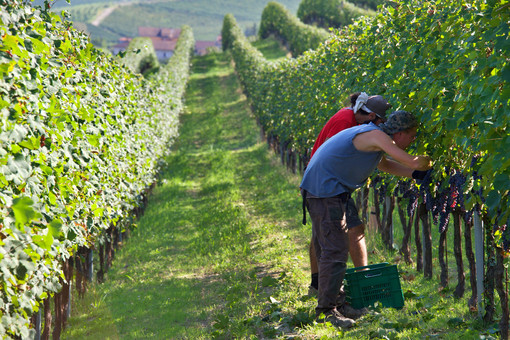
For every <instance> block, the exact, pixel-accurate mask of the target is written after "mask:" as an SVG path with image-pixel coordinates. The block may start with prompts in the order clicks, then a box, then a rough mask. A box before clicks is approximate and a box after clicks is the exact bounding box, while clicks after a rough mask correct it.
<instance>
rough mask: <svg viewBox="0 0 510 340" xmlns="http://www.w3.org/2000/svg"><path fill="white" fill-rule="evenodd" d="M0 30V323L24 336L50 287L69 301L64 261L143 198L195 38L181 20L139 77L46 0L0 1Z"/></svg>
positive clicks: (107, 232) (106, 239)
mask: <svg viewBox="0 0 510 340" xmlns="http://www.w3.org/2000/svg"><path fill="white" fill-rule="evenodd" d="M0 36H1V40H0V76H1V79H0V83H1V84H0V124H1V130H0V169H1V170H0V282H1V283H2V285H1V288H0V291H1V292H0V317H1V322H0V334H2V336H3V337H8V338H10V337H13V338H29V337H34V334H35V330H34V324H31V320H32V322H33V320H34V319H33V316H34V315H35V314H36V313H38V312H39V311H40V310H41V309H43V306H44V307H45V308H44V311H45V315H46V314H47V312H48V309H49V301H50V300H49V299H50V298H51V297H53V296H54V298H55V306H56V307H55V311H56V313H57V314H58V313H61V312H63V310H64V309H66V308H68V306H67V305H66V304H65V303H64V304H62V303H61V302H59V301H60V300H62V299H63V300H64V301H65V300H66V294H65V289H66V288H67V289H68V288H69V281H70V280H71V277H72V276H69V275H70V274H69V273H71V274H72V270H71V269H72V268H70V267H72V266H74V267H76V268H77V269H80V268H81V271H84V268H86V267H87V263H88V261H87V254H90V251H89V250H90V249H104V248H103V246H106V249H107V250H108V246H111V244H112V243H113V239H114V238H116V239H118V237H119V235H121V234H122V232H124V231H125V230H126V228H129V226H130V225H131V223H130V222H131V221H132V219H133V216H134V212H136V211H137V209H140V207H141V206H142V205H143V202H144V199H145V196H146V194H147V191H148V190H149V188H150V187H151V185H152V184H153V183H154V181H155V179H156V176H157V173H158V169H159V168H160V167H161V166H162V165H163V163H162V159H163V157H164V156H165V154H166V152H168V149H169V148H168V147H169V144H170V143H172V141H173V140H174V139H175V138H176V137H177V135H178V114H179V113H180V111H181V109H182V105H183V104H182V102H181V98H182V95H183V92H184V88H185V85H186V82H187V79H188V74H189V61H190V57H191V54H192V50H193V46H194V38H193V33H192V31H191V29H190V28H189V27H187V26H184V27H183V29H182V33H181V37H180V39H179V42H178V45H177V47H176V51H175V54H174V56H173V57H172V58H171V59H170V61H169V63H168V65H161V66H160V68H159V71H158V72H157V73H154V74H153V75H152V76H151V77H147V78H145V77H143V76H142V75H140V74H137V73H135V72H133V71H132V70H131V69H130V68H128V67H126V66H124V62H125V61H126V62H127V61H128V60H129V53H128V55H127V56H126V59H125V60H124V61H123V60H122V59H119V58H118V57H113V56H111V55H109V54H107V53H104V52H102V51H99V50H97V49H96V48H94V47H93V45H92V44H91V43H90V41H89V38H88V36H86V35H85V34H83V33H81V32H79V31H77V30H76V29H74V28H73V26H72V24H71V23H70V22H69V21H67V20H66V19H65V15H64V19H62V18H61V17H60V16H58V15H57V14H55V13H52V12H51V11H50V3H49V2H46V5H45V6H44V8H39V7H36V8H32V7H31V6H30V5H26V4H24V3H23V1H21V0H8V1H5V0H2V1H0ZM142 48H143V47H142ZM140 52H143V51H136V52H135V53H132V54H133V55H138V54H139V53H140ZM107 252H108V251H107ZM103 254H104V251H103ZM63 288H64V294H63V295H62V292H63V290H62V289H63ZM59 292H60V293H59ZM57 293H58V294H57ZM57 307H58V308H57ZM60 307H62V308H60ZM50 314H51V312H50ZM58 317H59V316H58V315H57V318H58ZM46 321H48V319H46ZM49 326H50V325H49V324H48V322H46V324H45V332H47V331H49V330H48V328H49ZM55 327H56V329H55V330H54V332H53V337H54V338H58V337H59V332H60V325H56V326H55ZM48 336H49V334H47V333H46V334H45V335H44V337H45V338H48Z"/></svg>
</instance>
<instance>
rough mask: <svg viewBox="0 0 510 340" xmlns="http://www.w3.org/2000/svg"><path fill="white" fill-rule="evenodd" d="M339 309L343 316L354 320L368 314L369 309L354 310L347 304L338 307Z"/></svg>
mask: <svg viewBox="0 0 510 340" xmlns="http://www.w3.org/2000/svg"><path fill="white" fill-rule="evenodd" d="M337 309H338V311H339V312H340V313H342V315H344V316H346V317H348V318H351V319H354V320H356V319H359V318H361V317H362V316H363V315H365V314H367V313H368V309H366V308H364V307H363V308H361V309H356V308H352V306H351V305H349V304H346V303H344V304H343V305H341V306H339V307H337Z"/></svg>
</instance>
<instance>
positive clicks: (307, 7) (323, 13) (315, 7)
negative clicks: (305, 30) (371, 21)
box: [297, 0, 375, 29]
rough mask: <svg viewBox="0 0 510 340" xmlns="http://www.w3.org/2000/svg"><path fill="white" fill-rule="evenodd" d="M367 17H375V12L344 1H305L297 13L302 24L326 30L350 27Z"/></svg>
mask: <svg viewBox="0 0 510 340" xmlns="http://www.w3.org/2000/svg"><path fill="white" fill-rule="evenodd" d="M365 15H368V16H373V15H375V11H374V10H372V9H365V8H361V7H358V6H356V5H355V4H353V3H350V2H348V1H343V0H303V1H301V3H300V4H299V8H298V11H297V17H298V18H299V19H300V20H301V21H302V22H304V23H307V24H316V25H317V26H320V27H324V28H326V29H328V28H330V27H336V28H338V27H341V26H346V25H349V24H351V23H352V22H353V21H354V20H355V19H357V18H359V17H361V16H365Z"/></svg>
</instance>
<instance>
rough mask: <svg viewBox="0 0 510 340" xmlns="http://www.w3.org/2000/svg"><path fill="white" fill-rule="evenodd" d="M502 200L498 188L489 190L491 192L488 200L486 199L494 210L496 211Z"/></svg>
mask: <svg viewBox="0 0 510 340" xmlns="http://www.w3.org/2000/svg"><path fill="white" fill-rule="evenodd" d="M500 201H501V196H500V194H499V192H498V191H496V190H491V191H490V192H489V194H488V195H487V200H486V202H487V206H488V207H489V209H490V210H492V211H494V210H495V209H496V208H497V207H498V205H499V202H500Z"/></svg>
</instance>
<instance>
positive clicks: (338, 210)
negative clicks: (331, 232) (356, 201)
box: [328, 205, 344, 221]
mask: <svg viewBox="0 0 510 340" xmlns="http://www.w3.org/2000/svg"><path fill="white" fill-rule="evenodd" d="M328 212H329V218H330V220H331V221H341V220H342V219H343V217H344V209H342V207H341V206H338V205H329V206H328Z"/></svg>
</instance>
